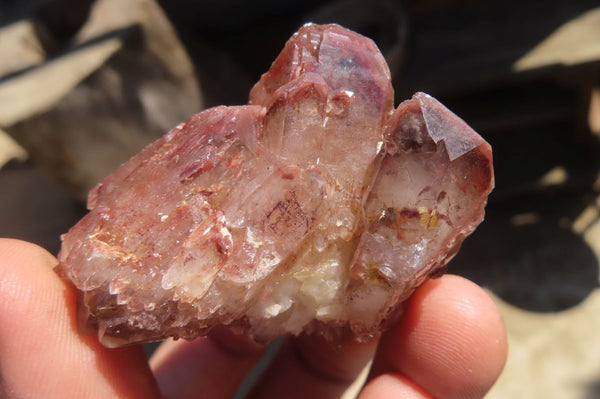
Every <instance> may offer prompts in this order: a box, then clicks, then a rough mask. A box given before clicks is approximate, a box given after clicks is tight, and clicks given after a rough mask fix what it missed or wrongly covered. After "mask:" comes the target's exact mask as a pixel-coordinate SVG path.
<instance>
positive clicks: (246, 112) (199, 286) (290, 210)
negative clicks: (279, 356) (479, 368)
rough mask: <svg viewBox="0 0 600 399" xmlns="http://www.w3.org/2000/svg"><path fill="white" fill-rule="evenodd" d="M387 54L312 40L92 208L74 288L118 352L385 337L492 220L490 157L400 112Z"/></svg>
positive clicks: (453, 124)
mask: <svg viewBox="0 0 600 399" xmlns="http://www.w3.org/2000/svg"><path fill="white" fill-rule="evenodd" d="M392 98H393V90H392V86H391V82H390V74H389V71H388V68H387V65H386V63H385V61H384V59H383V56H382V55H381V53H380V52H379V50H378V49H377V47H376V46H375V44H374V43H373V42H372V41H371V40H369V39H367V38H365V37H363V36H360V35H358V34H357V33H354V32H351V31H349V30H347V29H344V28H342V27H340V26H338V25H313V24H308V25H305V26H304V27H302V28H301V29H300V30H299V32H298V33H296V34H295V35H294V36H293V37H292V38H291V39H290V40H289V41H288V43H287V44H286V46H285V48H284V50H283V51H282V53H281V54H280V55H279V57H278V58H277V59H276V60H275V62H274V63H273V65H272V67H271V69H270V70H269V71H268V72H267V73H265V74H264V75H263V76H262V78H261V79H260V81H259V82H258V83H257V84H256V85H255V86H254V88H253V89H252V91H251V93H250V100H249V103H250V105H246V106H238V107H216V108H212V109H208V110H206V111H204V112H201V113H199V114H197V115H195V116H193V117H192V118H191V119H190V120H189V121H187V122H186V123H184V124H181V125H179V126H177V127H176V128H174V129H173V130H171V131H170V132H169V133H167V134H166V135H165V136H164V137H162V138H161V139H159V140H157V141H156V142H154V143H152V144H150V145H149V146H148V147H147V148H145V149H144V150H143V151H142V152H141V153H139V154H138V155H136V156H135V157H133V158H132V159H131V160H129V161H128V162H127V163H125V164H124V165H122V166H121V167H120V168H119V169H117V170H116V171H115V172H114V173H113V174H111V175H110V176H108V177H107V178H106V179H105V180H104V181H102V182H101V183H100V184H98V186H97V187H96V188H94V189H93V190H92V191H91V192H90V195H89V199H88V207H89V209H90V212H89V214H88V215H87V216H85V217H84V218H83V219H82V220H81V221H80V222H79V223H77V224H76V225H75V226H74V227H73V228H71V230H70V231H69V232H68V233H67V234H65V235H64V236H63V247H62V250H61V253H60V254H59V261H60V264H59V266H58V267H57V272H58V273H59V274H60V275H61V276H62V277H64V278H65V279H68V280H69V281H70V282H72V283H73V284H74V285H75V287H76V288H77V289H78V290H79V292H80V295H79V297H80V301H79V307H80V314H81V315H82V317H81V321H80V327H81V328H82V329H89V328H90V327H93V328H95V329H96V330H97V332H98V335H99V338H100V340H101V341H102V342H103V343H104V344H105V345H107V346H119V345H123V344H129V343H136V342H144V341H151V340H158V339H162V338H165V337H176V338H179V337H181V338H187V339H192V338H195V337H197V336H200V335H205V334H207V333H208V332H209V331H210V330H211V329H212V328H213V327H215V326H219V325H225V326H229V328H230V329H232V330H234V331H241V332H245V333H247V334H248V335H250V336H251V337H253V338H254V339H255V340H257V341H269V340H271V339H273V338H275V337H277V336H278V335H281V334H284V333H292V334H299V333H301V332H307V333H318V334H322V335H324V336H326V337H327V338H329V339H335V338H336V337H340V336H342V335H343V336H347V335H351V336H354V337H355V338H356V339H358V340H366V339H369V338H371V337H373V336H377V334H379V332H380V331H381V330H382V329H383V328H385V326H386V325H388V324H389V322H390V321H391V320H393V319H394V318H395V317H396V316H397V315H398V314H399V309H401V307H400V305H401V303H402V302H403V301H404V300H405V299H406V298H408V296H410V294H411V293H412V292H413V291H414V290H415V289H416V288H417V287H418V286H419V285H420V284H421V283H423V281H425V279H426V278H428V277H429V276H432V275H435V274H436V273H438V272H439V271H440V270H442V269H443V268H444V267H445V264H446V262H447V261H448V259H449V258H450V257H451V256H453V255H454V254H455V253H456V251H457V250H458V248H459V246H460V244H461V242H462V240H463V239H464V238H465V237H466V236H467V235H468V234H469V233H471V232H472V231H473V229H474V228H475V227H476V226H477V224H479V223H480V222H481V220H482V219H483V213H484V210H483V208H484V205H485V203H486V200H487V195H488V194H489V192H490V191H491V189H492V187H493V171H492V160H491V159H492V158H491V148H490V146H489V145H488V144H487V143H486V142H485V141H484V140H483V139H482V138H481V137H480V136H479V135H477V133H475V132H474V131H473V130H472V129H471V128H470V127H469V126H468V125H467V124H466V123H465V122H463V121H462V120H461V119H460V118H458V117H457V116H455V115H454V114H453V113H452V112H450V111H449V110H448V109H446V108H445V107H444V106H443V105H441V104H440V103H439V102H438V101H437V100H435V99H433V98H432V97H430V96H428V95H426V94H423V93H417V94H415V96H414V97H413V98H412V99H410V100H407V101H405V102H403V103H402V104H400V106H399V107H398V108H397V109H396V110H394V109H393V102H392Z"/></svg>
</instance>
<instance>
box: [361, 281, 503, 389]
mask: <svg viewBox="0 0 600 399" xmlns="http://www.w3.org/2000/svg"><path fill="white" fill-rule="evenodd" d="M506 356H507V341H506V332H505V329H504V324H503V322H502V318H501V316H500V313H499V311H498V309H497V307H496V305H495V304H494V302H493V301H492V300H491V298H490V297H489V296H488V295H487V294H486V293H485V292H484V291H483V290H482V289H481V288H480V287H478V286H477V285H475V284H473V283H471V282H470V281H468V280H465V279H463V278H461V277H457V276H450V275H447V276H444V277H442V278H441V279H438V280H430V281H428V282H427V283H425V284H424V285H423V286H422V287H421V288H420V289H419V290H417V292H415V294H414V295H413V297H412V298H411V300H410V302H409V305H408V307H407V309H406V313H405V315H404V316H403V319H402V321H401V323H399V324H398V325H397V326H396V327H395V328H394V329H392V330H391V331H389V332H387V333H386V334H384V336H383V337H382V340H381V342H380V346H379V348H378V352H377V355H376V357H375V360H374V363H373V368H372V372H371V376H372V377H371V378H372V379H371V380H370V381H369V382H368V383H367V386H366V387H365V390H364V392H363V395H362V396H361V399H366V398H375V397H385V396H376V395H375V394H372V393H373V392H375V393H377V392H382V391H383V390H385V391H386V392H399V393H400V392H406V390H407V389H408V388H407V384H406V381H412V382H413V383H414V384H416V385H415V386H414V387H413V389H415V390H416V392H417V393H415V394H414V395H413V396H410V395H409V396H404V397H411V398H413V397H414V398H420V397H426V396H423V395H424V392H429V393H430V394H432V395H433V396H434V397H440V398H449V399H451V398H481V397H483V396H484V395H485V393H486V392H487V391H488V390H489V389H490V388H491V387H492V385H493V384H494V382H495V381H496V379H497V378H498V376H499V375H500V373H501V371H502V369H503V367H504V363H505V361H506ZM377 376H379V377H378V378H374V377H377ZM419 390H421V391H419ZM399 393H398V395H400V394H399ZM390 397H394V396H390ZM400 397H402V396H400Z"/></svg>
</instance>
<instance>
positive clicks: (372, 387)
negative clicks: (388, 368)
mask: <svg viewBox="0 0 600 399" xmlns="http://www.w3.org/2000/svg"><path fill="white" fill-rule="evenodd" d="M386 398H394V399H433V396H431V394H429V393H427V392H426V391H425V390H424V389H423V388H421V387H420V386H418V385H417V384H415V383H414V381H411V380H410V379H408V378H407V377H405V376H403V375H401V374H397V373H386V374H382V375H380V376H378V377H376V378H374V379H373V380H371V381H369V382H368V383H367V384H366V385H365V387H364V388H363V389H362V391H361V392H360V395H359V396H358V399H386Z"/></svg>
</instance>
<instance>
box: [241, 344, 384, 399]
mask: <svg viewBox="0 0 600 399" xmlns="http://www.w3.org/2000/svg"><path fill="white" fill-rule="evenodd" d="M376 344H377V343H376V342H370V343H357V342H354V341H348V342H345V343H342V344H340V345H339V346H332V345H331V344H329V343H328V342H326V341H325V340H324V339H323V338H321V337H318V336H309V337H307V336H301V337H299V338H289V339H287V340H286V342H285V343H284V345H283V346H282V348H281V350H280V351H279V353H278V354H277V356H276V358H275V359H274V361H273V363H272V364H271V366H270V368H269V370H268V372H267V373H266V374H265V375H264V376H263V378H262V379H261V382H260V383H259V384H258V386H257V387H256V389H255V390H254V391H253V393H252V395H251V397H253V398H267V399H268V398H339V397H340V395H341V394H342V393H343V392H344V391H345V390H346V389H347V388H348V386H349V385H350V384H351V383H352V382H353V381H354V380H355V379H356V377H357V376H358V375H359V374H360V372H361V371H362V369H363V368H364V367H365V365H366V364H367V363H368V362H369V361H370V360H371V358H372V357H373V355H374V353H375V348H376Z"/></svg>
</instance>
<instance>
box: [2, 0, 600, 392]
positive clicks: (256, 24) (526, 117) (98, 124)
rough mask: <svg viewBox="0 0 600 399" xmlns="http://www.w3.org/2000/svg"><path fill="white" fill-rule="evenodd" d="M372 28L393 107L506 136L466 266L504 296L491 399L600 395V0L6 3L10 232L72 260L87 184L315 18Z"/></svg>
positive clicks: (246, 75) (251, 77) (269, 57)
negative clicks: (70, 236) (453, 116)
mask: <svg viewBox="0 0 600 399" xmlns="http://www.w3.org/2000/svg"><path fill="white" fill-rule="evenodd" d="M308 21H312V22H322V23H324V22H337V23H340V24H342V25H344V26H346V27H348V28H351V29H353V30H356V31H358V32H360V33H362V34H364V35H367V36H369V37H371V38H372V39H373V40H374V41H375V42H376V43H377V45H378V46H379V47H380V49H381V50H382V52H383V53H384V55H385V56H386V59H387V60H388V63H389V65H390V69H391V71H392V76H393V81H394V86H395V90H396V103H398V102H399V101H401V100H403V99H406V98H409V97H410V96H411V95H412V93H413V92H415V91H425V92H428V93H429V94H432V95H433V96H435V97H437V98H438V99H439V100H441V101H442V102H443V103H445V104H446V105H447V106H448V107H449V108H450V109H452V110H453V111H455V112H456V113H457V114H458V115H460V116H461V117H462V118H463V119H465V120H466V121H467V122H468V123H469V124H470V125H472V126H473V127H474V128H475V130H477V131H478V132H479V133H480V134H481V135H482V136H483V137H484V138H485V139H486V140H488V141H489V142H490V143H491V144H492V147H493V149H494V157H495V161H494V162H495V168H496V189H495V191H494V192H493V193H492V196H491V197H490V201H489V205H488V207H487V215H486V220H485V222H484V223H483V224H482V225H481V226H480V227H479V228H478V230H477V231H476V233H475V234H474V235H473V236H472V237H470V238H468V239H467V240H466V242H465V243H464V245H463V250H462V251H461V252H460V254H459V255H458V256H457V257H456V258H455V259H454V260H453V261H452V262H451V263H450V265H449V269H450V272H452V273H455V274H460V275H463V276H465V277H467V278H469V279H471V280H473V281H475V282H477V283H478V284H481V285H482V286H484V287H485V288H486V290H488V292H489V293H490V294H491V295H492V296H493V298H494V299H495V301H496V302H497V304H498V305H499V307H500V309H501V311H502V313H503V315H504V318H505V322H506V325H507V329H508V333H509V343H510V355H509V360H508V364H507V367H506V370H505V372H504V373H503V375H502V377H501V378H500V380H499V381H498V383H497V384H496V386H495V387H494V389H493V390H492V392H490V394H489V397H490V398H521V397H523V398H525V397H527V398H530V397H544V398H581V399H587V398H600V317H599V316H600V290H599V261H598V259H599V258H600V174H599V172H600V156H599V155H600V146H599V139H600V3H599V2H598V1H597V0H595V1H592V0H589V1H586V0H574V1H568V2H567V1H559V0H531V1H505V0H490V1H469V0H422V1H419V0H372V1H367V0H364V1H360V0H332V1H316V0H308V1H307V0H293V1H276V0H259V1H247V0H220V1H191V0H187V1H186V0H162V1H155V0H0V236H2V237H15V238H21V239H25V240H28V241H33V242H35V243H37V244H39V245H42V246H43V247H45V248H47V249H48V250H49V251H50V252H52V253H54V254H56V253H57V252H58V250H59V249H60V240H59V236H60V234H62V233H64V232H66V231H67V230H68V228H69V227H70V226H71V225H73V224H74V223H75V222H76V221H77V220H78V219H79V218H80V217H81V216H82V215H84V214H85V207H84V201H85V197H86V193H87V191H88V190H89V189H90V188H91V187H93V186H94V185H95V184H96V183H98V182H99V181H100V180H101V179H102V178H103V177H104V176H106V175H107V174H108V173H110V172H111V171H112V170H113V169H115V168H116V167H117V166H118V165H119V164H120V163H122V162H124V161H125V160H127V159H128V158H129V157H130V156H131V155H133V154H134V153H136V152H137V151H139V150H140V149H141V148H142V147H143V146H144V145H146V144H147V143H149V142H150V141H152V140H154V139H156V138H158V137H159V136H161V135H162V134H164V133H166V132H167V131H168V130H169V129H170V128H172V127H174V126H175V125H176V124H178V123H179V122H182V121H185V120H186V119H188V118H189V117H190V116H191V115H192V114H194V113H196V112H198V111H200V110H202V109H205V108H208V107H211V106H215V105H220V104H225V105H235V104H244V103H246V101H247V95H248V92H249V89H250V88H251V87H252V85H253V83H254V82H256V81H257V80H258V78H259V77H260V75H261V74H262V73H263V72H265V71H266V70H267V69H268V67H269V65H270V64H271V62H272V61H273V60H274V59H275V57H276V56H277V54H278V53H279V51H280V50H281V49H282V48H283V45H284V43H285V41H286V40H287V39H288V38H289V36H290V35H291V34H292V33H293V32H295V31H296V30H297V29H298V28H299V27H300V26H301V25H302V24H303V23H305V22H308Z"/></svg>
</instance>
